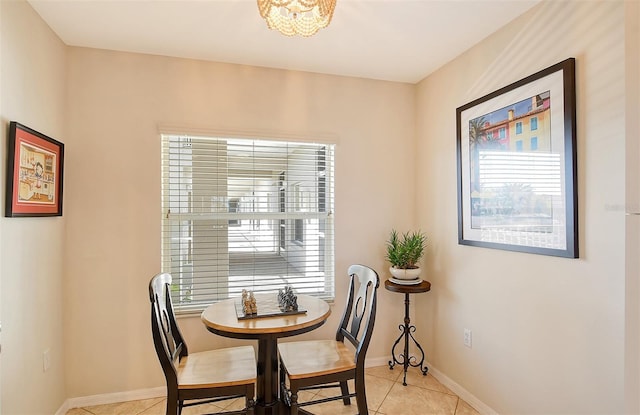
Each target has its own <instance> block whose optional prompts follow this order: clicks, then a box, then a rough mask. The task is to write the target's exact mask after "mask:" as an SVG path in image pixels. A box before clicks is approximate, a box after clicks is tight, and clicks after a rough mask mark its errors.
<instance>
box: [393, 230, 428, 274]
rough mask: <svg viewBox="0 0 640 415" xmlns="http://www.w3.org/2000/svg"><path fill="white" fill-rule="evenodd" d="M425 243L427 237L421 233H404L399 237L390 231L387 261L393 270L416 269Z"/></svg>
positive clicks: (396, 233)
mask: <svg viewBox="0 0 640 415" xmlns="http://www.w3.org/2000/svg"><path fill="white" fill-rule="evenodd" d="M426 242H427V237H426V236H425V235H424V234H423V233H422V232H412V233H409V232H406V233H404V234H402V236H401V235H399V234H398V232H396V231H395V229H392V230H391V235H390V236H389V240H388V241H387V261H389V263H391V266H393V267H395V268H401V269H412V268H418V265H417V263H418V261H419V260H420V258H422V254H423V253H424V247H425V245H426Z"/></svg>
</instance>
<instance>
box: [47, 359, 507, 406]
mask: <svg viewBox="0 0 640 415" xmlns="http://www.w3.org/2000/svg"><path fill="white" fill-rule="evenodd" d="M388 364H389V358H388V357H384V356H382V357H374V358H369V359H367V360H366V362H365V366H366V367H376V366H385V365H388ZM427 367H428V368H429V373H430V374H431V375H432V376H433V377H434V378H436V379H437V380H438V382H440V383H442V384H443V385H444V386H446V387H447V388H449V389H450V390H451V392H453V393H455V394H456V395H458V397H460V398H461V399H462V400H464V401H465V402H466V403H468V404H469V405H471V406H472V407H473V408H474V409H475V410H476V411H478V412H479V413H480V414H481V415H498V413H497V412H496V411H495V410H493V409H492V408H491V407H489V406H488V405H486V404H485V403H484V402H482V401H481V400H480V399H478V398H476V397H475V396H474V395H473V394H471V393H470V392H469V391H467V390H466V389H465V388H463V387H462V386H460V385H459V384H457V383H456V382H454V381H453V380H451V379H450V378H449V377H448V376H446V375H445V374H444V373H442V372H440V371H439V370H438V369H436V368H435V367H433V365H431V364H427ZM166 393H167V388H166V387H164V386H160V387H157V388H150V389H138V390H133V391H128V392H115V393H106V394H102V395H91V396H82V397H79V398H70V399H67V400H66V401H65V402H64V403H63V404H62V406H61V407H60V409H58V411H57V412H56V413H55V415H65V414H66V413H67V411H68V410H69V409H73V408H81V407H85V406H94V405H106V404H110V403H117V402H126V401H136V400H141V399H151V398H159V397H164V396H166Z"/></svg>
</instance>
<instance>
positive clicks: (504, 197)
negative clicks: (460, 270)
mask: <svg viewBox="0 0 640 415" xmlns="http://www.w3.org/2000/svg"><path fill="white" fill-rule="evenodd" d="M575 101H576V98H575V59H574V58H569V59H567V60H565V61H562V62H560V63H557V64H555V65H553V66H551V67H549V68H546V69H544V70H542V71H540V72H537V73H535V74H533V75H530V76H528V77H526V78H524V79H522V80H520V81H518V82H515V83H513V84H511V85H508V86H505V87H504V88H501V89H499V90H497V91H494V92H492V93H490V94H488V95H486V96H484V97H481V98H478V99H476V100H475V101H472V102H470V103H468V104H466V105H463V106H461V107H459V108H458V109H457V110H456V121H457V128H456V129H457V156H458V242H459V243H460V244H462V245H471V246H480V247H486V248H497V249H504V250H509V251H519V252H528V253H534V254H542V255H554V256H560V257H568V258H578V212H577V208H578V197H577V178H576V176H577V174H576V173H577V165H576V108H575Z"/></svg>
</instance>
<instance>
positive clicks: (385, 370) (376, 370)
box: [364, 365, 402, 380]
mask: <svg viewBox="0 0 640 415" xmlns="http://www.w3.org/2000/svg"><path fill="white" fill-rule="evenodd" d="M364 373H366V374H367V375H372V376H377V377H380V378H385V379H389V380H398V378H399V376H400V374H401V373H402V369H399V368H397V367H395V368H394V369H393V370H391V369H389V366H388V365H385V366H376V367H369V368H366V369H365V370H364Z"/></svg>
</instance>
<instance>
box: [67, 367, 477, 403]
mask: <svg viewBox="0 0 640 415" xmlns="http://www.w3.org/2000/svg"><path fill="white" fill-rule="evenodd" d="M401 374H402V370H401V369H399V368H397V367H396V368H395V369H394V370H389V367H388V366H378V367H372V368H368V369H366V381H365V382H366V387H367V402H368V403H369V414H370V415H428V414H442V415H479V414H478V412H477V411H476V410H475V409H473V408H472V407H471V406H470V405H469V404H467V403H466V402H465V401H463V400H462V399H460V398H458V396H456V395H455V394H454V393H453V392H451V391H450V390H449V389H447V388H446V387H445V386H443V385H442V384H441V383H440V382H438V381H437V380H436V379H435V378H434V377H433V376H431V375H429V374H427V376H422V373H421V372H420V371H419V370H417V369H416V368H410V369H409V372H408V373H407V386H402V376H401ZM351 390H353V389H352V388H351ZM327 392H329V393H331V390H328V391H327V390H321V392H319V394H323V393H327ZM313 396H314V394H313V393H312V392H305V396H302V394H301V396H300V400H301V401H304V400H308V399H311V398H312V397H313ZM243 405H244V401H243V400H241V399H236V400H232V401H227V402H226V406H224V407H218V406H216V405H214V404H209V405H201V406H195V407H191V408H186V409H185V410H184V411H183V412H182V413H183V414H184V415H197V414H204V413H211V412H215V411H220V410H223V409H227V410H229V409H232V408H233V409H235V408H242V407H243ZM307 408H308V409H309V410H310V411H312V412H313V413H314V414H317V415H352V414H356V413H357V410H358V408H357V406H356V405H355V402H354V401H352V404H351V405H350V406H345V405H343V404H342V401H333V402H327V403H324V404H319V405H313V406H311V407H307ZM164 414H165V399H164V398H154V399H145V400H141V401H130V402H119V403H113V404H108V405H97V406H89V407H84V408H74V409H71V410H70V411H68V412H67V414H66V415H164Z"/></svg>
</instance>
